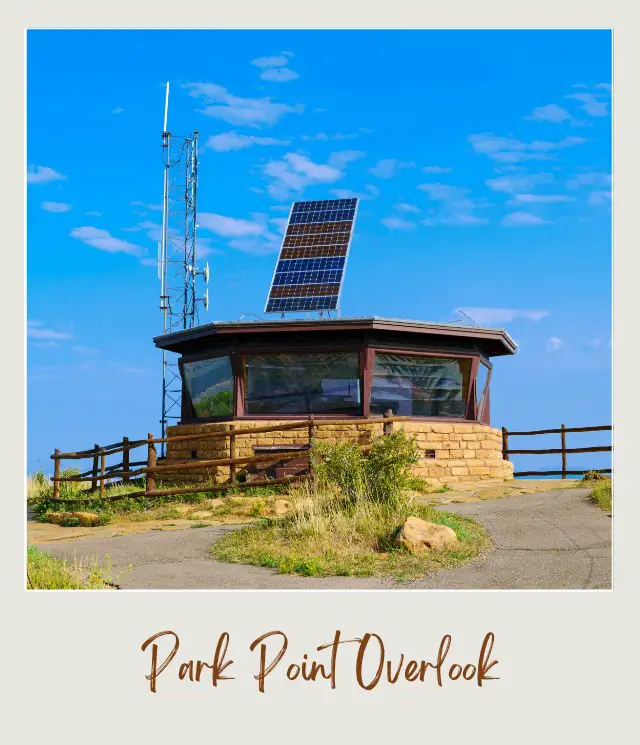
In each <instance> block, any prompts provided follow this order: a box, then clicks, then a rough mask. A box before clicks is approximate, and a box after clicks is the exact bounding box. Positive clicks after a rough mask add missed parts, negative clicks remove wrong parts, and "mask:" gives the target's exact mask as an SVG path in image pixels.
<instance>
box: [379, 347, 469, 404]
mask: <svg viewBox="0 0 640 745" xmlns="http://www.w3.org/2000/svg"><path fill="white" fill-rule="evenodd" d="M470 369H471V360H467V359H460V360H457V359H445V358H436V357H417V356H413V355H405V354H380V353H376V357H375V363H374V368H373V384H372V386H371V413H372V414H384V412H385V411H386V410H387V409H391V411H392V412H393V413H394V414H395V415H396V416H434V417H435V416H442V417H464V416H465V413H466V403H467V391H468V389H469V388H468V386H469V372H470Z"/></svg>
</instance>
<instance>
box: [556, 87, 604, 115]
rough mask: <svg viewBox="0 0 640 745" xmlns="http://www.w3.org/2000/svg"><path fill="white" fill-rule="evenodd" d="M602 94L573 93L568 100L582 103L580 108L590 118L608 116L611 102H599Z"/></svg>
mask: <svg viewBox="0 0 640 745" xmlns="http://www.w3.org/2000/svg"><path fill="white" fill-rule="evenodd" d="M601 95H602V94H596V93H571V94H570V95H568V96H566V98H573V99H575V100H576V101H580V103H581V104H582V106H581V107H580V108H581V109H582V110H583V111H584V112H585V113H586V114H588V115H589V116H607V115H608V114H609V102H608V101H601V100H599V96H601Z"/></svg>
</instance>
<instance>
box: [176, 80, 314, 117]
mask: <svg viewBox="0 0 640 745" xmlns="http://www.w3.org/2000/svg"><path fill="white" fill-rule="evenodd" d="M183 87H184V88H186V89H187V90H188V92H189V95H190V96H193V97H194V98H199V99H201V100H202V101H203V103H204V104H205V105H204V108H202V109H199V111H200V112H201V113H202V114H204V115H205V116H210V117H213V118H214V119H220V120H222V121H224V122H227V123H228V124H235V125H237V126H248V127H261V126H271V125H273V124H276V123H277V122H278V121H280V119H281V118H282V117H283V116H284V115H285V114H300V113H302V112H303V111H304V106H302V105H301V104H295V105H294V106H291V105H289V104H285V103H277V102H275V101H273V100H272V99H271V97H269V96H265V97H263V98H242V97H240V96H234V95H233V94H232V93H229V91H228V90H227V89H226V88H223V87H222V86H221V85H217V84H216V83H185V85H184V86H183Z"/></svg>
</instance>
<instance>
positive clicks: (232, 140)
mask: <svg viewBox="0 0 640 745" xmlns="http://www.w3.org/2000/svg"><path fill="white" fill-rule="evenodd" d="M288 144H289V140H277V139H275V138H274V137H256V136H255V135H243V134H238V133H237V132H236V131H234V130H232V131H231V132H223V133H222V134H219V135H212V136H211V137H209V139H208V140H207V141H206V142H205V145H204V146H205V147H207V148H210V149H211V150H215V151H216V152H219V153H220V152H228V151H229V150H244V149H245V148H248V147H251V146H252V145H288Z"/></svg>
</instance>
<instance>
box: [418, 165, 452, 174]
mask: <svg viewBox="0 0 640 745" xmlns="http://www.w3.org/2000/svg"><path fill="white" fill-rule="evenodd" d="M420 170H421V171H422V173H451V169H450V168H440V166H425V167H424V168H421V169H420Z"/></svg>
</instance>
